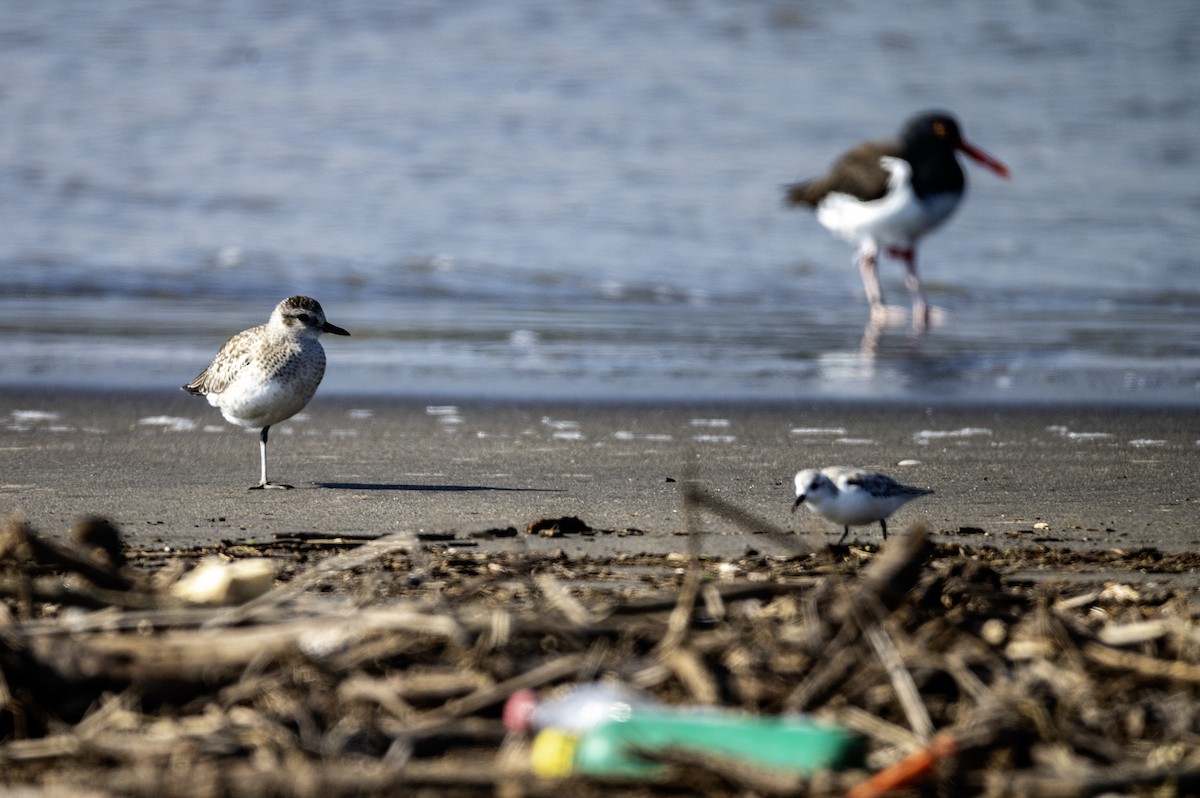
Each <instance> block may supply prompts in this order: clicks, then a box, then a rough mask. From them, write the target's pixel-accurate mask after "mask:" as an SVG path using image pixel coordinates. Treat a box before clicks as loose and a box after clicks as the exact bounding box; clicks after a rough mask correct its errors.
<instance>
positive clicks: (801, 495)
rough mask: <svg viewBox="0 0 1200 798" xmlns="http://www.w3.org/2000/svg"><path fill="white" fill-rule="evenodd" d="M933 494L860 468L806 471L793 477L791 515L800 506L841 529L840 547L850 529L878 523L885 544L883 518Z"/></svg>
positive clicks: (885, 526) (885, 535) (807, 469)
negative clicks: (794, 489) (793, 492)
mask: <svg viewBox="0 0 1200 798" xmlns="http://www.w3.org/2000/svg"><path fill="white" fill-rule="evenodd" d="M930 493H933V491H931V490H926V489H925V488H913V487H909V486H908V485H901V484H900V483H899V482H897V481H896V480H894V479H892V478H891V477H889V476H886V475H884V474H878V473H875V472H873V471H865V470H863V469H861V468H846V467H843V466H831V467H829V468H821V469H816V468H806V469H804V470H803V471H800V472H799V473H797V474H796V502H795V504H793V505H792V512H795V511H796V508H797V507H799V506H800V505H801V504H803V505H805V506H807V507H808V509H809V510H811V511H813V512H814V513H816V514H817V515H819V516H821V517H822V518H825V519H827V520H829V521H833V522H834V523H835V524H841V525H842V529H843V531H842V536H841V537H840V538H839V539H838V542H837V544H836V545H839V546H840V545H841V543H842V541H843V540H845V539H846V536H847V535H849V534H850V527H852V526H862V525H864V524H873V523H875V522H876V521H878V522H879V527H880V529H882V530H883V539H884V540H887V521H886V519H887V517H888V516H890V515H891V514H892V513H894V512H896V510H898V509H900V507H902V506H903V505H905V504H907V503H908V502H910V501H912V500H913V499H917V498H920V497H921V496H926V495H928V494H930Z"/></svg>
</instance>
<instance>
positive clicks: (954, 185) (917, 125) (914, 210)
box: [787, 111, 1008, 349]
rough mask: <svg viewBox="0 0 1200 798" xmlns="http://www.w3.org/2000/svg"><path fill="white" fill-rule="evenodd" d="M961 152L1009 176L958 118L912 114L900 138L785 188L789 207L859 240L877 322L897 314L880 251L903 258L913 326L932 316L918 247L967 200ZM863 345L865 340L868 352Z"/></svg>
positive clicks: (862, 147)
mask: <svg viewBox="0 0 1200 798" xmlns="http://www.w3.org/2000/svg"><path fill="white" fill-rule="evenodd" d="M957 152H963V153H966V154H967V155H968V156H969V157H971V158H973V159H974V160H976V161H978V162H979V163H981V164H983V165H984V166H986V167H988V168H989V169H991V170H992V171H994V172H996V173H997V174H998V175H1000V176H1001V177H1008V167H1006V166H1005V165H1004V164H1002V163H1000V162H999V161H997V160H996V159H995V158H993V157H992V156H990V155H988V154H987V153H985V152H983V151H982V150H980V149H978V148H977V147H975V146H974V145H972V144H970V143H969V142H967V141H966V140H965V139H964V138H963V137H962V133H961V132H960V131H959V128H958V123H957V122H956V121H955V120H954V117H952V116H950V115H949V114H947V113H943V112H936V111H935V112H928V113H923V114H919V115H918V116H915V117H913V118H912V119H910V120H909V121H908V123H907V124H906V125H905V126H904V129H903V130H901V131H900V135H899V136H898V137H897V138H894V139H886V140H883V141H868V142H863V143H861V144H859V145H858V146H856V147H854V148H853V149H851V150H850V151H849V152H847V153H846V154H845V155H843V156H842V157H841V158H839V159H838V160H837V161H836V162H835V163H834V164H833V166H832V168H830V170H829V171H828V172H827V173H825V174H824V175H821V176H820V177H815V178H813V179H811V180H806V181H804V182H801V183H794V184H792V185H790V186H788V187H787V202H788V204H790V205H806V206H809V207H812V208H815V209H816V214H817V221H819V222H820V223H821V224H822V225H823V226H825V227H826V228H828V229H829V230H831V231H832V232H834V233H837V234H838V235H839V236H841V237H842V238H845V239H846V240H847V241H850V242H851V243H853V244H857V245H858V254H857V256H856V260H857V263H858V268H859V271H860V273H861V274H862V280H863V287H864V288H865V289H866V293H867V301H868V302H870V304H871V324H872V325H874V326H876V327H882V326H883V325H885V324H887V323H888V322H889V320H890V319H891V318H892V317H893V316H894V315H895V313H898V312H899V311H895V312H893V311H892V310H890V309H889V308H888V306H887V305H885V304H884V302H883V292H882V290H881V289H880V287H879V273H878V268H877V260H878V255H879V250H880V249H885V250H886V251H887V252H888V254H890V255H893V256H894V257H897V258H899V259H900V260H902V261H903V262H904V265H905V268H906V270H907V274H906V275H905V284H906V285H907V286H908V290H909V293H910V294H911V295H912V306H913V310H912V313H913V315H912V323H913V327H914V328H915V329H918V330H923V329H925V327H926V326H927V325H928V324H929V322H930V320H931V317H932V312H931V308H930V307H929V304H928V303H927V302H926V300H925V291H924V289H923V288H922V286H921V279H920V277H918V276H917V256H916V247H917V242H918V241H919V240H920V239H921V237H922V236H924V235H926V234H927V233H929V232H931V231H932V230H934V229H936V228H937V227H938V226H939V225H941V224H942V223H943V222H945V221H946V219H948V218H949V217H950V215H951V214H952V213H954V209H955V208H957V207H958V203H959V201H960V200H961V199H962V197H963V192H964V191H965V189H966V178H965V176H964V175H963V170H962V167H961V166H959V163H958V158H957V157H956V153H957ZM868 329H870V328H868ZM868 337H869V336H868ZM866 344H867V341H866V340H864V349H865V348H866Z"/></svg>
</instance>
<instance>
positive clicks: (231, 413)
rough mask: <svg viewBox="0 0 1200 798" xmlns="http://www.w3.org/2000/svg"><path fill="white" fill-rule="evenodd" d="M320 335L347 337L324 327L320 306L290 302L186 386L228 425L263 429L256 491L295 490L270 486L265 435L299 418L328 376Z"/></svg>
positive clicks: (299, 299) (305, 300) (236, 339)
mask: <svg viewBox="0 0 1200 798" xmlns="http://www.w3.org/2000/svg"><path fill="white" fill-rule="evenodd" d="M321 333H333V334H335V335H349V334H350V333H348V332H346V331H345V330H343V329H342V328H341V327H337V326H334V325H332V324H330V323H329V322H327V321H325V312H324V311H323V310H321V305H320V303H319V302H317V300H315V299H311V298H309V297H306V296H291V297H288V298H287V299H285V300H283V301H282V302H280V303H279V305H278V306H277V307H276V308H275V311H274V312H273V313H271V318H270V319H269V320H268V321H267V323H266V324H260V325H258V326H257V327H251V328H250V329H249V330H243V331H242V332H240V333H238V334H237V335H235V336H233V337H232V338H230V339H229V340H228V341H226V342H225V345H224V346H222V347H221V351H219V352H217V356H216V357H214V358H213V360H212V362H211V363H209V364H208V368H206V369H204V371H202V372H200V374H199V375H198V376H197V377H196V379H194V380H192V381H191V382H189V383H188V384H187V385H185V386H183V390H185V391H187V392H188V393H194V394H202V395H204V396H206V397H207V398H208V403H209V404H210V405H212V406H213V407H216V408H219V409H220V411H221V415H223V416H225V420H226V421H228V422H229V423H230V424H237V425H238V426H241V427H248V428H251V429H253V428H261V429H262V432H260V433H259V436H258V440H259V448H260V451H261V454H262V479H261V481H260V482H259V483H258V484H257V485H251V486H250V487H251V490H253V489H256V488H291V487H292V486H291V485H283V484H280V483H277V482H268V481H267V431H268V430H269V429H271V425H272V424H278V423H279V422H280V421H283V420H284V419H287V418H291V417H292V416H294V415H296V414H297V413H299V412H300V411H301V410H302V409H303V408H304V406H305V405H306V404H308V400H309V399H312V396H313V393H315V392H316V390H317V386H318V385H319V384H320V383H321V377H323V376H324V375H325V349H324V348H323V347H322V346H321V342H320V341H319V340H317V339H318V337H319V336H320V335H321Z"/></svg>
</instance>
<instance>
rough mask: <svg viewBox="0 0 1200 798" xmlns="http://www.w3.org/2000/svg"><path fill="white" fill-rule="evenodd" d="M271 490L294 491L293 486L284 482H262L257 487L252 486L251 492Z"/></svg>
mask: <svg viewBox="0 0 1200 798" xmlns="http://www.w3.org/2000/svg"><path fill="white" fill-rule="evenodd" d="M264 488H269V489H271V490H292V486H291V485H284V484H283V483H282V482H260V483H259V484H257V485H251V486H250V488H249V489H250V490H263V489H264Z"/></svg>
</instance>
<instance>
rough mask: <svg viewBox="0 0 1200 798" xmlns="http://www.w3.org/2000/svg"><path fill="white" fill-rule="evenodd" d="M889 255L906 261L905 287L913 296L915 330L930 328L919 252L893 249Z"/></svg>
mask: <svg viewBox="0 0 1200 798" xmlns="http://www.w3.org/2000/svg"><path fill="white" fill-rule="evenodd" d="M888 254H889V255H891V256H893V257H895V258H899V259H900V260H902V261H904V269H905V274H904V285H905V287H906V288H908V293H909V294H910V295H911V296H912V324H913V329H914V330H924V329H925V328H926V327H928V326H929V321H930V319H929V303H928V302H927V301H926V300H925V288H924V287H923V286H922V285H921V278H920V276H918V275H917V252H916V250H915V249H912V248H910V247H891V248H889V249H888Z"/></svg>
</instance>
